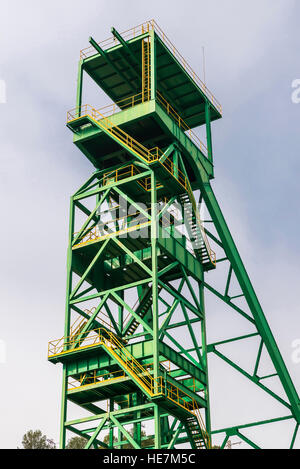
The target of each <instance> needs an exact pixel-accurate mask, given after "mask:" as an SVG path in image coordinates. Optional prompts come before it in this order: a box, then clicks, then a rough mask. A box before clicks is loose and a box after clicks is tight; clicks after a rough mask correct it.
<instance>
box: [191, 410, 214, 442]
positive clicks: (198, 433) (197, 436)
mask: <svg viewBox="0 0 300 469" xmlns="http://www.w3.org/2000/svg"><path fill="white" fill-rule="evenodd" d="M200 422H201V421H199V420H198V418H197V417H196V415H193V416H191V417H188V418H187V419H186V421H185V428H186V431H187V433H188V435H189V437H190V438H191V440H192V441H193V445H194V449H210V446H211V445H210V440H209V437H208V434H207V432H206V430H205V428H204V425H202V424H201V423H200Z"/></svg>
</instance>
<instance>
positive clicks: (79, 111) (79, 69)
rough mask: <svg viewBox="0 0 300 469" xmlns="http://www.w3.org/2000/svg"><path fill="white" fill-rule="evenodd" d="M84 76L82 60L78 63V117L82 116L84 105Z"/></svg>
mask: <svg viewBox="0 0 300 469" xmlns="http://www.w3.org/2000/svg"><path fill="white" fill-rule="evenodd" d="M82 77H83V61H82V60H80V61H79V64H78V75H77V93H76V108H77V109H78V117H80V116H81V105H82Z"/></svg>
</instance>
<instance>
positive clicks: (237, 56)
mask: <svg viewBox="0 0 300 469" xmlns="http://www.w3.org/2000/svg"><path fill="white" fill-rule="evenodd" d="M299 13H300V5H299V2H297V0H294V1H293V0H252V1H251V2H250V1H246V0H210V1H209V2H207V1H202V0H187V1H186V2H185V3H184V4H183V3H182V2H180V1H178V0H171V1H170V0H164V1H161V0H160V1H157V0H152V1H151V2H141V1H137V0H132V1H130V0H127V1H126V2H123V1H120V0H115V1H114V2H111V1H104V0H98V1H93V0H87V1H86V2H81V1H78V0H72V1H69V0H63V1H61V0H60V1H58V0H52V1H51V2H40V1H33V0H27V1H26V2H23V1H21V0H20V1H16V0H11V1H10V2H2V8H1V28H0V80H4V81H5V83H6V101H7V102H6V103H5V104H3V103H2V104H0V115H1V125H0V137H1V138H0V157H1V166H0V204H1V217H2V229H1V234H0V237H1V243H0V246H1V248H0V249H1V274H0V275H1V283H0V285H1V306H0V307H1V327H0V339H1V340H3V341H4V343H5V344H6V349H7V360H6V362H5V363H0V370H1V398H0V420H1V431H0V435H1V437H0V447H1V448H14V447H16V446H17V445H19V446H20V444H21V439H22V435H23V434H24V432H25V431H26V430H28V429H30V428H33V429H35V428H41V429H42V430H43V431H44V432H45V433H47V435H48V436H49V437H52V438H54V439H55V441H58V429H59V407H60V387H61V368H60V367H59V366H53V365H51V364H48V363H47V342H48V340H49V339H54V338H58V337H60V336H61V335H62V331H63V320H64V301H65V281H66V272H65V264H66V244H67V226H68V205H69V196H70V195H71V194H72V193H74V192H75V190H76V188H77V187H79V186H80V185H81V184H82V182H83V181H84V180H85V179H87V177H88V176H89V175H90V173H91V170H92V167H91V165H90V163H89V162H88V160H86V159H85V157H84V156H83V155H82V154H80V152H79V150H77V149H76V147H75V146H74V145H73V144H72V135H71V133H70V131H69V130H68V129H67V128H66V127H65V119H66V111H67V110H68V109H70V108H72V107H74V105H75V96H76V78H77V62H78V59H79V51H80V49H82V48H84V47H87V46H88V38H89V36H90V35H92V36H93V37H94V38H95V39H96V40H97V41H100V40H102V39H106V38H107V37H109V36H110V28H111V26H115V27H116V28H117V29H118V30H119V31H123V30H126V29H129V28H131V27H133V26H135V25H137V24H139V23H141V22H143V21H145V20H148V19H151V18H154V19H155V20H156V21H157V22H158V24H159V25H160V26H161V28H162V29H163V30H164V31H165V32H166V34H167V35H168V36H169V38H170V39H171V40H172V42H174V43H175V45H176V46H177V48H178V49H179V51H180V52H181V53H182V55H183V56H184V57H185V58H186V59H187V61H188V62H189V63H190V64H191V65H192V67H193V68H194V69H195V70H196V71H197V72H198V74H200V76H201V75H202V46H205V53H206V81H207V85H208V87H209V88H210V89H211V90H212V91H213V93H214V95H215V96H216V97H217V98H218V99H219V101H220V102H221V103H222V106H223V119H221V120H220V121H218V122H216V123H214V124H213V139H214V143H213V145H214V158H215V175H216V179H215V181H214V182H213V187H214V189H215V192H216V194H217V196H218V198H219V200H220V203H221V207H222V208H223V211H224V214H225V216H226V219H227V221H228V223H229V226H230V228H231V230H232V233H233V236H234V238H235V240H236V242H237V245H238V247H239V249H240V251H241V254H242V257H243V260H244V262H245V265H246V267H247V269H248V271H249V273H250V276H251V279H252V281H253V284H254V286H255V288H256V291H257V294H258V296H259V298H260V300H261V303H262V306H263V308H264V310H265V313H266V316H267V318H268V320H269V322H270V324H271V327H272V330H273V333H274V335H275V337H276V340H277V341H278V344H279V346H280V348H281V351H282V354H283V356H284V358H285V361H286V364H287V366H288V368H289V371H290V373H291V375H292V377H293V379H294V382H295V385H296V386H297V388H298V391H299V389H300V363H299V364H296V363H293V361H292V358H291V357H292V352H293V349H292V342H293V341H294V340H295V339H300V327H299V323H300V311H299V277H300V275H299V274H300V267H299V266H300V246H299V234H300V223H299V194H300V186H299V168H300V162H299V143H300V132H299V118H300V104H298V105H297V104H293V103H292V100H291V94H292V87H291V85H292V82H293V80H295V79H297V78H300V68H299V50H300V39H299ZM93 104H95V105H97V106H101V104H102V102H101V101H100V100H99V102H97V103H93ZM207 314H208V335H209V337H210V336H213V334H211V332H210V330H209V327H210V326H211V327H213V324H214V321H213V312H211V315H212V320H211V319H210V312H208V313H207ZM210 321H211V322H210ZM225 378H226V376H225V375H224V376H223V377H221V378H220V383H222V381H223V383H224V379H225ZM223 405H225V406H226V403H223ZM221 407H222V405H221V404H220V408H221ZM283 439H284V438H283ZM284 443H286V440H285V439H284ZM270 444H271V443H270ZM279 444H280V439H279V440H278V436H277V442H276V445H277V446H278V445H279ZM297 444H298V447H300V442H299V439H298V443H297Z"/></svg>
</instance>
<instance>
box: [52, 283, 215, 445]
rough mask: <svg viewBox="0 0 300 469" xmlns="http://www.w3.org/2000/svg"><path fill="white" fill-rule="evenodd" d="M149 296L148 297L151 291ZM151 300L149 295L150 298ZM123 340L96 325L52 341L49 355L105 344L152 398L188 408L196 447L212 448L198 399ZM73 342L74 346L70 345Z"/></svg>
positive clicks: (188, 426)
mask: <svg viewBox="0 0 300 469" xmlns="http://www.w3.org/2000/svg"><path fill="white" fill-rule="evenodd" d="M147 293H148V292H147ZM146 296H147V297H148V294H146ZM148 301H149V298H147V302H148ZM75 339H76V340H75ZM121 340H122V339H120V338H118V337H117V336H116V335H115V334H114V333H112V332H110V331H108V330H107V329H104V328H99V329H94V330H91V331H90V332H80V333H78V334H76V335H75V336H72V339H71V336H69V337H65V338H64V340H63V343H62V342H61V340H60V342H59V343H58V345H54V348H53V342H50V344H49V358H50V357H51V356H53V355H59V354H65V353H70V352H74V349H75V348H76V349H77V350H80V349H84V348H88V347H92V346H96V345H102V346H103V348H104V349H105V350H106V351H107V352H108V354H109V355H110V356H111V357H112V358H114V359H115V361H116V362H117V363H118V365H119V366H120V368H121V369H122V370H123V371H124V372H125V373H126V374H127V375H128V376H130V377H131V378H132V380H133V381H134V382H135V383H136V384H137V385H138V386H139V387H140V388H141V389H142V390H143V391H144V392H145V394H146V396H147V397H148V398H149V399H151V398H153V397H159V396H161V397H164V398H165V399H167V400H168V401H169V402H170V403H172V405H173V404H175V407H176V408H177V409H178V410H180V409H184V410H185V411H186V412H184V415H185V417H183V419H184V420H185V423H186V428H187V431H188V432H190V435H191V438H192V439H193V441H194V444H195V447H197V448H198V449H204V448H210V440H209V436H208V434H207V432H206V430H205V426H204V423H203V421H202V418H201V414H200V410H199V407H198V403H197V402H196V401H195V399H193V398H192V397H191V396H190V395H188V394H186V393H184V391H182V390H181V389H179V388H178V387H177V386H176V385H174V384H171V383H170V382H169V381H168V380H167V379H165V378H164V377H163V376H158V377H157V378H154V377H153V375H152V372H151V371H149V368H145V367H144V366H143V365H142V364H141V363H140V362H139V361H138V360H136V359H135V358H134V356H133V355H132V354H131V353H130V352H129V351H128V349H127V348H126V347H125V346H124V344H123V343H122V341H121ZM75 344H77V345H75ZM70 345H71V348H69V346H70ZM175 412H176V409H175ZM187 413H188V414H190V416H189V417H186V415H187Z"/></svg>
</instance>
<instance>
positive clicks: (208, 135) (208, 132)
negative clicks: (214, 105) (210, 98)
mask: <svg viewBox="0 0 300 469" xmlns="http://www.w3.org/2000/svg"><path fill="white" fill-rule="evenodd" d="M205 125H206V142H207V156H208V159H209V161H211V162H213V154H212V137H211V117H210V104H209V103H208V102H207V101H205Z"/></svg>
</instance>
